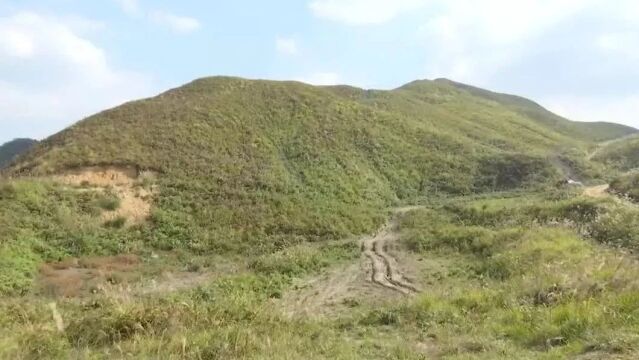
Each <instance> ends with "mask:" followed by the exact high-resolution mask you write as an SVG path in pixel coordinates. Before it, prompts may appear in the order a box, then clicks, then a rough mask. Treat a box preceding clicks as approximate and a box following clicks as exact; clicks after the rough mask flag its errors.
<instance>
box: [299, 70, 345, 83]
mask: <svg viewBox="0 0 639 360" xmlns="http://www.w3.org/2000/svg"><path fill="white" fill-rule="evenodd" d="M296 80H297V81H301V82H303V83H307V84H312V85H337V84H339V83H341V81H342V80H341V77H340V76H339V74H337V73H334V72H317V73H312V74H309V75H307V76H303V77H300V78H297V79H296Z"/></svg>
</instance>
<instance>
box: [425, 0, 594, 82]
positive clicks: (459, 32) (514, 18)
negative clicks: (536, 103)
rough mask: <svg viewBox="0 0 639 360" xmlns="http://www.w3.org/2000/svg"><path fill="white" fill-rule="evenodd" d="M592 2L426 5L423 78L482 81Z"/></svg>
mask: <svg viewBox="0 0 639 360" xmlns="http://www.w3.org/2000/svg"><path fill="white" fill-rule="evenodd" d="M591 3H592V0H519V1H510V0H485V1H482V2H481V3H477V2H476V1H471V0H448V1H443V0H434V1H431V5H432V8H430V9H431V10H432V15H431V16H430V17H429V19H428V20H427V21H426V22H425V23H424V24H423V25H422V27H421V29H420V33H421V34H422V35H423V36H424V38H423V41H424V43H426V44H428V46H430V47H434V48H435V49H436V51H434V52H433V53H434V56H432V57H431V62H430V63H429V64H428V65H427V66H428V68H429V69H430V71H429V74H428V75H429V76H431V75H436V74H445V75H446V76H449V77H454V78H456V79H458V80H460V81H470V82H479V83H481V82H485V81H486V79H488V78H490V77H491V76H492V75H493V74H495V73H496V72H498V71H500V69H501V68H502V67H503V66H506V65H509V64H511V63H513V62H516V61H518V60H520V59H521V58H522V57H523V56H525V55H526V54H529V53H530V50H531V48H530V47H529V42H530V41H532V40H534V39H536V38H538V37H540V36H541V35H543V34H545V33H546V32H547V31H549V30H550V29H552V28H554V27H555V26H557V25H559V24H561V23H562V22H563V21H565V20H566V19H568V18H570V17H571V16H573V15H575V14H576V13H578V12H580V11H582V10H584V9H585V8H587V7H588V5H589V4H591Z"/></svg>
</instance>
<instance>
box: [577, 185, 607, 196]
mask: <svg viewBox="0 0 639 360" xmlns="http://www.w3.org/2000/svg"><path fill="white" fill-rule="evenodd" d="M608 189H610V185H608V184H605V185H597V186H589V187H587V188H585V189H584V192H583V194H584V195H585V196H588V197H592V198H604V197H607V196H610V194H609V193H608Z"/></svg>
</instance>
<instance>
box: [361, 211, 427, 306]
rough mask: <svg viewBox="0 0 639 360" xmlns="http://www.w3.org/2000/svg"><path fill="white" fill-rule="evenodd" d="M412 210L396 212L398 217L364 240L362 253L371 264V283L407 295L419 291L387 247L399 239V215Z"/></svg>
mask: <svg viewBox="0 0 639 360" xmlns="http://www.w3.org/2000/svg"><path fill="white" fill-rule="evenodd" d="M412 209H413V208H412V207H408V208H401V209H398V210H396V212H395V214H396V216H395V217H394V218H393V219H392V220H391V221H390V222H389V223H388V224H386V225H385V226H384V227H383V228H382V229H381V230H380V231H378V232H377V234H376V235H375V236H373V237H370V238H366V239H364V240H362V253H363V254H364V256H366V257H367V258H368V260H369V261H370V263H371V269H372V272H371V278H370V281H372V282H373V283H375V284H377V285H380V286H383V287H385V288H388V289H391V290H395V291H398V292H401V293H403V294H406V295H408V294H410V293H413V292H419V290H418V289H417V288H416V287H415V286H414V285H413V284H411V283H410V282H409V281H408V280H407V279H406V277H405V276H404V275H403V274H402V272H401V270H400V269H399V267H398V264H397V260H396V259H395V258H393V257H392V256H390V255H389V254H388V253H387V252H386V247H387V246H388V243H390V242H393V241H396V240H397V238H398V234H397V232H396V231H395V227H396V226H397V215H398V214H402V213H405V212H407V211H409V210H412Z"/></svg>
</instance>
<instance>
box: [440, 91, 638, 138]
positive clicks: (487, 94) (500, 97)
mask: <svg viewBox="0 0 639 360" xmlns="http://www.w3.org/2000/svg"><path fill="white" fill-rule="evenodd" d="M436 81H438V82H440V83H444V84H450V85H451V86H454V87H457V88H459V89H462V90H466V91H468V92H469V93H471V94H473V95H475V96H479V97H482V98H485V99H489V100H492V101H495V102H497V103H499V104H501V105H503V106H505V107H507V108H508V109H511V110H512V111H514V112H517V113H519V114H521V115H524V116H526V117H528V118H531V119H533V120H535V121H536V122H538V123H539V124H542V125H545V126H547V127H549V128H551V129H554V130H555V131H557V132H559V133H561V134H565V135H569V136H571V137H573V138H577V139H582V140H586V141H607V140H612V139H616V138H619V137H622V136H626V135H629V134H633V133H636V132H637V131H638V130H637V129H634V128H632V127H629V126H625V125H619V124H615V123H608V122H577V121H570V120H568V119H565V118H563V117H561V116H558V115H556V114H553V113H551V112H550V111H548V110H546V109H544V108H543V107H541V106H540V105H539V104H537V103H535V102H533V101H530V100H528V99H525V98H522V97H519V96H515V95H508V94H500V93H495V92H492V91H488V90H484V89H480V88H476V87H473V86H469V85H465V84H460V83H457V82H454V81H451V80H448V79H438V80H436Z"/></svg>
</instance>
